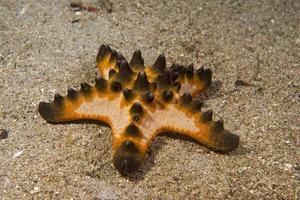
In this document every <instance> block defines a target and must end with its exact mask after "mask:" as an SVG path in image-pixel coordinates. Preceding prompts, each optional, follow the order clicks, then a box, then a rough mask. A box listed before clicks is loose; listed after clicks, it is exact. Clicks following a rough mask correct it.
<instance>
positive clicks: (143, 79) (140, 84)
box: [134, 71, 150, 91]
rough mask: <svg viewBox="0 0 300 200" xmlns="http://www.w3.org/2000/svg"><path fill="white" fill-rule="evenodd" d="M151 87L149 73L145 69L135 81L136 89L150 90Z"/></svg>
mask: <svg viewBox="0 0 300 200" xmlns="http://www.w3.org/2000/svg"><path fill="white" fill-rule="evenodd" d="M149 88H150V83H149V81H148V77H147V74H146V73H145V71H140V72H139V74H138V76H137V78H136V80H135V82H134V89H135V90H138V91H148V90H149Z"/></svg>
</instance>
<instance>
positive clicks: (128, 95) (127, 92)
mask: <svg viewBox="0 0 300 200" xmlns="http://www.w3.org/2000/svg"><path fill="white" fill-rule="evenodd" d="M123 96H124V97H125V99H126V100H130V99H132V97H133V92H132V90H131V89H128V88H125V89H124V90H123Z"/></svg>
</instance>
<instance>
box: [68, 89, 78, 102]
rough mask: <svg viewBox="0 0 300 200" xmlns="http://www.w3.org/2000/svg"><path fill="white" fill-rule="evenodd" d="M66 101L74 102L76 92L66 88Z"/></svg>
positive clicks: (76, 95)
mask: <svg viewBox="0 0 300 200" xmlns="http://www.w3.org/2000/svg"><path fill="white" fill-rule="evenodd" d="M67 96H68V99H70V100H76V99H77V97H78V92H77V91H76V90H74V89H73V88H68V94H67Z"/></svg>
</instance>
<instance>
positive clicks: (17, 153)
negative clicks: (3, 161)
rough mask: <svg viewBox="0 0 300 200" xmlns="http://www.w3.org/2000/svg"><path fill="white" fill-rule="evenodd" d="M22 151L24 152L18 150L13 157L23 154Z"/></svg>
mask: <svg viewBox="0 0 300 200" xmlns="http://www.w3.org/2000/svg"><path fill="white" fill-rule="evenodd" d="M22 153H23V151H18V152H16V153H15V154H14V155H13V158H17V157H19V156H21V155H22Z"/></svg>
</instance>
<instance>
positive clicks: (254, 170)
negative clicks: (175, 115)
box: [0, 0, 300, 200]
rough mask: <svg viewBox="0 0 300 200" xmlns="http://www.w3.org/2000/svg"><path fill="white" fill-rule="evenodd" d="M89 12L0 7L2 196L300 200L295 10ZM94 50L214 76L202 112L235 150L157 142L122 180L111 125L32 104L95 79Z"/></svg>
mask: <svg viewBox="0 0 300 200" xmlns="http://www.w3.org/2000/svg"><path fill="white" fill-rule="evenodd" d="M89 3H91V5H92V6H94V7H95V8H96V9H97V12H96V13H94V12H88V11H84V10H83V11H74V10H73V9H71V7H70V2H69V1H59V0H55V1H46V0H23V1H13V0H0V44H1V48H0V129H6V130H8V137H7V138H5V133H3V138H5V139H0V199H3V200H4V199H263V198H265V199H297V198H298V199H300V160H299V157H300V150H299V148H300V135H299V132H300V130H299V129H300V128H299V126H300V116H299V115H300V114H299V113H300V96H299V95H300V1H298V0H287V1H280V0H265V1H243V0H236V1H234V0H226V1H222V0H219V1H202V0H199V1H193V0H188V1H179V0H168V1H153V2H151V1H144V2H142V1H141V0H134V1H128V2H123V1H119V0H116V1H111V3H108V2H107V1H89ZM74 20H77V22H76V21H75V22H74ZM78 20H79V21H78ZM72 21H73V22H74V23H72ZM101 44H109V45H111V46H112V47H113V48H115V49H117V50H119V51H120V52H122V53H123V54H124V55H125V56H126V57H127V58H130V57H131V55H132V53H133V51H134V50H136V49H141V50H142V54H143V57H144V59H145V63H147V64H149V65H151V64H152V63H153V62H154V60H155V59H156V57H157V56H158V55H159V54H160V53H162V52H164V53H165V55H166V57H167V62H168V65H169V66H170V64H171V63H173V62H178V63H181V64H190V63H194V64H195V66H196V67H200V66H201V65H205V66H206V67H209V68H211V69H212V71H213V79H214V80H217V82H216V84H215V87H216V88H217V86H220V87H219V90H215V92H211V94H208V95H209V100H207V101H206V107H205V109H208V108H211V109H213V110H214V113H215V114H214V118H215V119H219V118H222V119H224V122H225V128H227V129H228V130H230V131H232V132H234V133H236V134H238V135H239V136H240V139H241V146H240V147H239V148H238V149H237V150H235V151H233V152H231V153H229V154H228V155H223V154H218V153H215V152H211V151H210V150H208V149H207V148H206V147H204V146H202V145H199V144H197V143H195V142H192V141H189V140H182V139H178V138H172V137H167V136H161V137H158V138H157V139H156V140H155V141H154V143H153V145H152V146H151V150H150V152H149V154H148V158H147V160H146V162H145V163H144V165H143V167H142V168H141V169H140V170H139V171H138V172H137V173H135V174H133V175H132V176H130V177H122V176H121V175H120V174H119V173H118V172H117V170H115V168H114V167H113V164H112V159H111V131H110V129H109V128H108V127H104V126H102V125H99V124H67V125H66V124H64V125H51V124H47V123H46V122H45V121H44V120H43V119H42V118H41V117H40V116H39V114H38V112H37V106H38V103H39V102H40V101H50V100H52V99H53V96H54V94H55V93H60V94H62V95H65V94H66V90H67V88H68V87H70V86H75V87H78V86H79V84H80V83H81V82H85V81H92V80H93V79H94V77H96V75H97V73H98V72H97V69H96V68H95V56H96V54H97V51H98V48H99V47H100V45H101ZM238 79H240V80H243V81H245V82H247V83H249V84H251V85H252V86H248V87H243V86H242V87H238V88H236V87H235V85H234V83H235V81H236V80H238ZM2 132H4V131H3V130H2ZM0 138H1V137H0Z"/></svg>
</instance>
